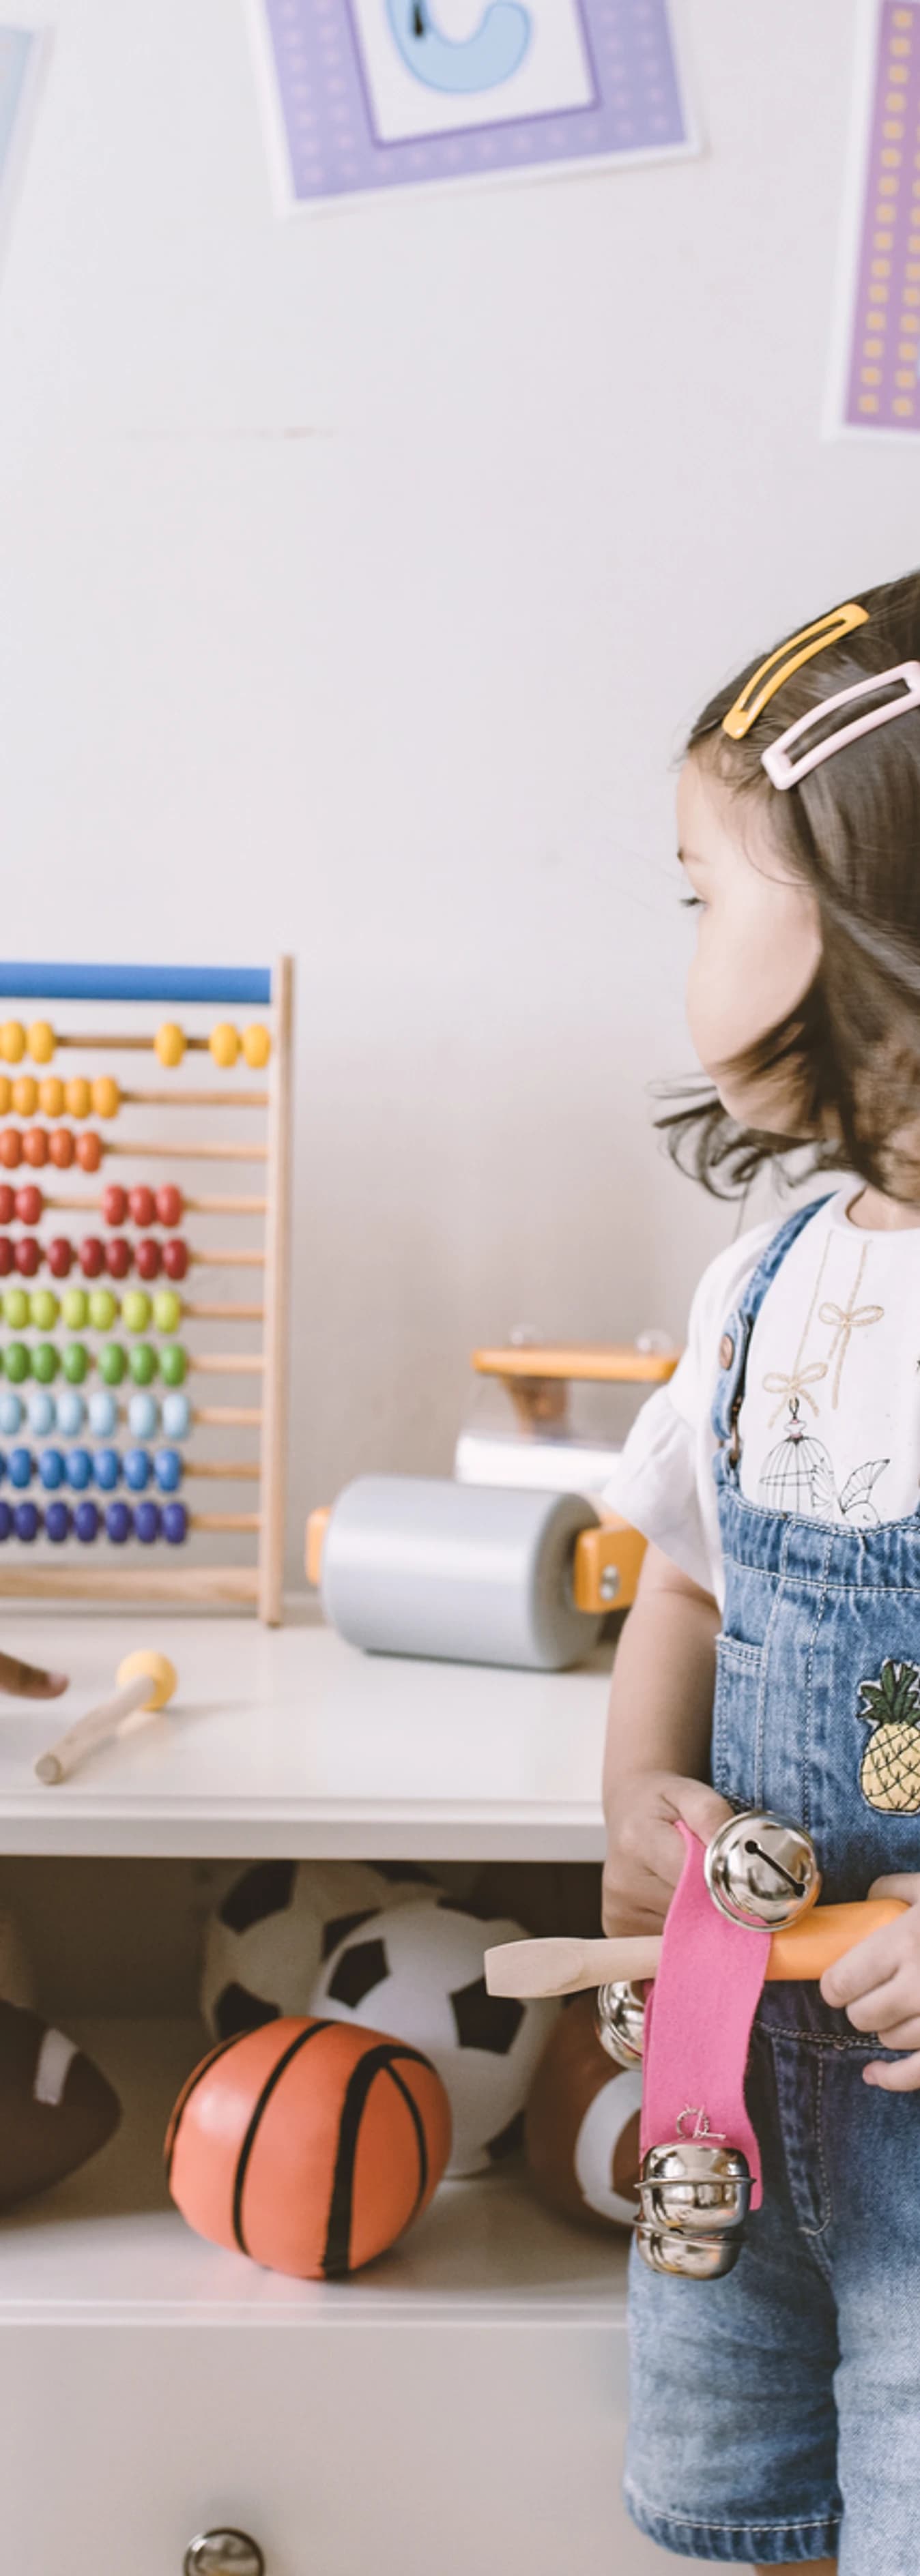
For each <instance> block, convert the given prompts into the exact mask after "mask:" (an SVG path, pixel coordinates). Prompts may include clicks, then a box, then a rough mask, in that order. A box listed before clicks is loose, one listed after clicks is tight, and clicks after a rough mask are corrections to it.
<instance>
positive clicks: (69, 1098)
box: [64, 1074, 92, 1118]
mask: <svg viewBox="0 0 920 2576" xmlns="http://www.w3.org/2000/svg"><path fill="white" fill-rule="evenodd" d="M64 1107H65V1109H66V1111H67V1115H68V1118H88V1117H89V1113H90V1110H91V1108H92V1093H91V1091H90V1087H89V1083H88V1082H86V1081H84V1078H83V1075H82V1074H75V1075H73V1076H72V1078H71V1080H70V1082H67V1083H65V1085H64Z"/></svg>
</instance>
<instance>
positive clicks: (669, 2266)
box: [635, 2218, 741, 2281]
mask: <svg viewBox="0 0 920 2576" xmlns="http://www.w3.org/2000/svg"><path fill="white" fill-rule="evenodd" d="M635 2234H636V2244H637V2246H638V2249H639V2253H640V2254H641V2257H642V2261H643V2263H647V2264H648V2268H649V2271H650V2272H670V2273H672V2274H676V2275H677V2276H678V2278H679V2279H681V2280H684V2281H719V2280H721V2279H722V2278H723V2276H724V2274H725V2273H726V2272H733V2271H734V2268H735V2264H736V2263H737V2260H738V2256H739V2254H740V2252H741V2239H740V2237H739V2236H677V2235H675V2233H674V2231H673V2230H672V2229H671V2228H667V2227H652V2226H650V2225H649V2224H648V2222H647V2220H645V2219H642V2218H640V2219H638V2220H637V2222H636V2231H635Z"/></svg>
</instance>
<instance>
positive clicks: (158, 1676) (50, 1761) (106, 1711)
mask: <svg viewBox="0 0 920 2576" xmlns="http://www.w3.org/2000/svg"><path fill="white" fill-rule="evenodd" d="M115 1678H116V1681H117V1683H118V1689H117V1690H116V1691H114V1692H113V1694H112V1697H111V1699H105V1700H102V1701H100V1704H99V1707H98V1708H91V1709H89V1710H88V1711H87V1714H86V1716H85V1717H80V1718H78V1719H77V1722H76V1725H75V1726H71V1727H69V1728H68V1731H67V1734H66V1735H61V1736H59V1737H58V1741H57V1743H56V1744H52V1745H50V1746H49V1748H48V1751H47V1753H42V1754H40V1756H39V1759H38V1761H37V1762H36V1765H35V1774H36V1778H37V1779H39V1780H44V1781H46V1783H47V1785H48V1787H49V1788H57V1786H58V1783H59V1781H61V1780H68V1779H69V1778H70V1775H71V1772H72V1771H76V1770H77V1769H78V1768H79V1765H80V1763H81V1762H83V1761H85V1759H86V1756H87V1754H89V1753H94V1752H95V1751H96V1749H97V1747H98V1746H99V1745H100V1744H108V1743H109V1742H110V1740H111V1738H112V1736H113V1735H120V1734H122V1733H127V1732H128V1731H129V1728H131V1729H132V1731H133V1727H132V1721H133V1724H134V1725H136V1724H137V1723H138V1721H140V1722H141V1723H143V1721H144V1719H145V1718H146V1717H148V1716H150V1715H152V1714H153V1713H154V1711H155V1710H157V1709H160V1708H165V1706H166V1702H167V1700H170V1699H171V1698H172V1696H173V1692H174V1690H175V1689H176V1688H177V1685H178V1678H179V1677H178V1674H177V1672H176V1668H175V1665H174V1664H171V1663H170V1661H169V1657H168V1655H158V1654H155V1653H153V1652H151V1651H149V1650H148V1649H147V1648H142V1649H141V1650H140V1651H139V1652H138V1653H137V1654H134V1655H126V1656H125V1658H124V1662H123V1663H120V1664H119V1667H118V1671H117V1673H116V1676H115Z"/></svg>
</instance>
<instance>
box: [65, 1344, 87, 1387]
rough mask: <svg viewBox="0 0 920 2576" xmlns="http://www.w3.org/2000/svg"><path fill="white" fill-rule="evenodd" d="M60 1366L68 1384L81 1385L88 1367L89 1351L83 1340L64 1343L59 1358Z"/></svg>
mask: <svg viewBox="0 0 920 2576" xmlns="http://www.w3.org/2000/svg"><path fill="white" fill-rule="evenodd" d="M61 1367H62V1369H63V1371H64V1375H65V1377H66V1379H67V1381H68V1384H69V1385H70V1386H82V1384H83V1380H84V1378H85V1376H86V1372H87V1369H88V1368H89V1352H88V1350H87V1348H86V1344H85V1342H68V1343H67V1344H66V1347H65V1349H64V1352H63V1354H62V1358H61Z"/></svg>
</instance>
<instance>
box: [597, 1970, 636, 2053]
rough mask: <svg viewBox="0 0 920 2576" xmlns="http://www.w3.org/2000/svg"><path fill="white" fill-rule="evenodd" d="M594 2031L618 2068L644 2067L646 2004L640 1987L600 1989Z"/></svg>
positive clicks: (623, 1985) (622, 1985)
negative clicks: (643, 2049)
mask: <svg viewBox="0 0 920 2576" xmlns="http://www.w3.org/2000/svg"><path fill="white" fill-rule="evenodd" d="M594 2027H595V2030H596V2032H597V2036H598V2039H599V2040H600V2044H601V2047H602V2048H605V2049H606V2051H607V2055H608V2057H612V2058H613V2062H614V2065H615V2066H627V2067H629V2066H641V2064H642V2047H643V2040H644V2035H645V2003H644V1999H643V1997H642V1996H641V1995H640V1993H639V1989H638V1986H634V1985H631V1984H629V1983H628V1982H626V1983H624V1984H620V1985H609V1986H598V1990H597V2006H596V2010H595V2015H594Z"/></svg>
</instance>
